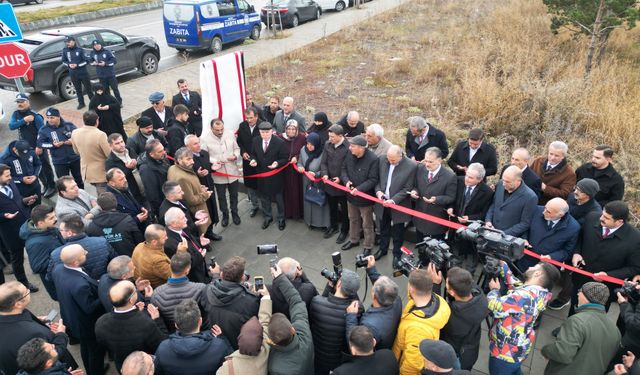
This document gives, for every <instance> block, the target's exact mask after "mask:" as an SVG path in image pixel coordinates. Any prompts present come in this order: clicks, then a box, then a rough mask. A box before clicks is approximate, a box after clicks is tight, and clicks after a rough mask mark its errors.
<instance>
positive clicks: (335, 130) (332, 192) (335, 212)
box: [320, 124, 349, 244]
mask: <svg viewBox="0 0 640 375" xmlns="http://www.w3.org/2000/svg"><path fill="white" fill-rule="evenodd" d="M327 133H328V134H329V140H328V141H327V143H325V145H324V151H323V152H322V160H321V161H320V174H321V175H322V179H323V180H324V181H326V180H331V181H333V182H335V183H340V175H341V174H342V164H344V160H345V158H346V157H347V155H348V154H349V141H348V140H347V139H346V137H345V136H344V128H343V127H342V126H340V125H338V124H333V125H331V126H330V127H329V131H328V132H327ZM324 191H325V193H327V203H328V204H329V217H330V221H329V223H330V224H329V227H328V228H327V230H326V231H325V232H324V235H323V237H324V238H331V236H333V235H334V234H336V232H338V224H339V225H340V234H339V235H338V238H337V239H336V243H337V244H341V243H343V242H344V241H345V239H346V238H347V235H348V233H349V216H348V212H349V210H348V209H347V197H346V193H345V192H344V191H342V190H339V189H336V188H334V187H332V186H330V185H328V184H325V185H324Z"/></svg>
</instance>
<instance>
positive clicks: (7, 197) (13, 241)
mask: <svg viewBox="0 0 640 375" xmlns="http://www.w3.org/2000/svg"><path fill="white" fill-rule="evenodd" d="M35 200H36V198H35V197H33V196H31V197H29V198H22V195H20V191H18V188H17V187H16V184H15V183H14V182H13V181H12V179H11V168H9V166H8V165H6V164H0V242H1V244H2V246H3V247H4V248H5V249H7V250H8V251H9V254H10V256H11V268H12V269H13V275H14V276H15V277H16V280H18V281H19V282H21V283H22V284H24V286H26V287H27V288H29V290H30V291H31V292H33V293H35V292H37V291H38V288H37V287H36V286H34V285H32V284H31V283H30V282H29V280H27V275H26V273H25V272H24V240H23V239H21V238H20V237H19V236H18V233H19V232H20V227H21V226H22V224H24V222H25V221H27V220H28V219H29V215H30V213H29V209H28V208H27V207H26V206H28V205H30V204H33V203H34V202H35ZM0 284H4V273H3V272H1V271H0Z"/></svg>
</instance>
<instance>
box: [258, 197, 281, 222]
mask: <svg viewBox="0 0 640 375" xmlns="http://www.w3.org/2000/svg"><path fill="white" fill-rule="evenodd" d="M260 201H261V203H262V214H263V215H264V218H265V219H266V220H271V219H273V211H272V210H271V203H272V202H274V201H275V202H276V206H277V207H278V216H277V218H278V222H280V221H284V196H283V195H282V193H277V194H275V195H268V194H264V193H262V192H260Z"/></svg>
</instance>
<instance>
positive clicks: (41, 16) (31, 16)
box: [16, 0, 151, 23]
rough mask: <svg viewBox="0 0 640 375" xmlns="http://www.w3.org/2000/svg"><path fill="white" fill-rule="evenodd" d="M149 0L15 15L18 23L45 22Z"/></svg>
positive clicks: (108, 0) (106, 0) (113, 1)
mask: <svg viewBox="0 0 640 375" xmlns="http://www.w3.org/2000/svg"><path fill="white" fill-rule="evenodd" d="M150 2H151V1H149V0H103V1H101V2H99V3H88V4H81V5H73V6H60V7H56V8H49V9H42V10H37V11H33V12H19V13H16V16H17V17H18V22H20V23H27V22H34V21H40V20H46V19H51V18H56V17H64V16H72V15H75V14H80V13H88V12H95V11H97V10H102V9H110V8H116V7H121V6H126V5H137V4H145V3H150Z"/></svg>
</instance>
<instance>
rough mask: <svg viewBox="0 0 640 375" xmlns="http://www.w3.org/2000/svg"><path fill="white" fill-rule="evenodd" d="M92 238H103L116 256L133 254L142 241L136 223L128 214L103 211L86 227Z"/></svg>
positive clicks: (142, 237)
mask: <svg viewBox="0 0 640 375" xmlns="http://www.w3.org/2000/svg"><path fill="white" fill-rule="evenodd" d="M86 232H87V234H88V235H89V236H92V237H104V239H105V240H107V242H109V245H111V247H112V248H113V249H114V250H115V252H116V254H118V255H128V256H131V254H133V249H134V248H135V247H136V246H137V245H138V244H139V243H141V242H143V241H144V236H143V235H142V233H141V232H140V229H138V225H137V223H136V222H135V221H134V220H133V219H132V218H131V216H129V215H128V214H125V213H122V212H119V211H103V212H101V213H99V214H98V215H96V217H94V218H93V220H92V221H91V223H89V225H87V229H86Z"/></svg>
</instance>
